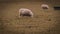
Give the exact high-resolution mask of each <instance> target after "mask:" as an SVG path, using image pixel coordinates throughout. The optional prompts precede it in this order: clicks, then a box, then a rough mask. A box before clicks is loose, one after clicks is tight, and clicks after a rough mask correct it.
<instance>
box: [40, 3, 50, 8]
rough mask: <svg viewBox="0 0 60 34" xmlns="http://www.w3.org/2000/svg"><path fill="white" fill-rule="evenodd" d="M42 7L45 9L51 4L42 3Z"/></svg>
mask: <svg viewBox="0 0 60 34" xmlns="http://www.w3.org/2000/svg"><path fill="white" fill-rule="evenodd" d="M41 8H43V9H48V8H49V6H48V5H47V4H42V5H41Z"/></svg>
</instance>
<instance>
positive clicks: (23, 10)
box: [19, 8, 33, 17]
mask: <svg viewBox="0 0 60 34" xmlns="http://www.w3.org/2000/svg"><path fill="white" fill-rule="evenodd" d="M20 16H29V17H33V13H32V11H31V10H30V9H27V8H21V9H19V17H20Z"/></svg>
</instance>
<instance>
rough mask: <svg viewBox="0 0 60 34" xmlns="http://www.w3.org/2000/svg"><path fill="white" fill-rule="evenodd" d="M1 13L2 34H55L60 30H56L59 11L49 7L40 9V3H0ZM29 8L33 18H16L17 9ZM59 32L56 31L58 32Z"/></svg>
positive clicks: (50, 5)
mask: <svg viewBox="0 0 60 34" xmlns="http://www.w3.org/2000/svg"><path fill="white" fill-rule="evenodd" d="M0 4H1V6H0V7H2V10H1V11H2V12H1V14H0V15H1V16H0V22H1V25H0V26H1V27H0V28H1V29H0V30H1V33H2V34H57V33H58V32H59V31H60V29H58V28H56V25H57V24H58V23H59V22H58V20H59V19H60V18H59V17H60V16H59V11H55V10H53V8H52V4H50V3H47V4H48V5H49V7H50V8H49V9H48V10H43V9H41V7H40V5H41V4H42V2H31V3H30V2H14V3H0ZM22 7H25V8H29V9H31V10H32V11H33V13H34V17H33V18H30V17H20V18H18V10H19V8H22ZM57 29H58V30H59V31H58V30H57Z"/></svg>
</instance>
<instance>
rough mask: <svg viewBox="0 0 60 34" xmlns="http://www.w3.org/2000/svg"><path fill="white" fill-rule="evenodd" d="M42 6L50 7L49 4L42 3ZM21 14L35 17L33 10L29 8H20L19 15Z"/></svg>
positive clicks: (44, 7)
mask: <svg viewBox="0 0 60 34" xmlns="http://www.w3.org/2000/svg"><path fill="white" fill-rule="evenodd" d="M41 8H43V9H48V8H49V6H48V5H47V4H42V5H41ZM20 16H28V17H33V12H32V11H31V10H30V9H27V8H20V9H19V17H20Z"/></svg>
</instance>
